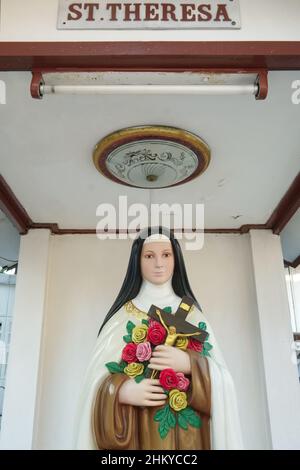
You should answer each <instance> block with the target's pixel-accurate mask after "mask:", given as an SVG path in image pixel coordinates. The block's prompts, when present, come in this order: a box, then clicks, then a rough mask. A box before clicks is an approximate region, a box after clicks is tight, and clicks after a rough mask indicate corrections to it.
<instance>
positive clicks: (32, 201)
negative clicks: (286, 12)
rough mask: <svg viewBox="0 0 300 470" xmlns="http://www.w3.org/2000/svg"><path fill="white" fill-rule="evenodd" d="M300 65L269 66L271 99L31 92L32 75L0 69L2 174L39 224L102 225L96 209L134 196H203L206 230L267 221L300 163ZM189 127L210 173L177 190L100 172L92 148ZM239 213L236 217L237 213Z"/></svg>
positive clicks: (172, 199)
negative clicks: (119, 133)
mask: <svg viewBox="0 0 300 470" xmlns="http://www.w3.org/2000/svg"><path fill="white" fill-rule="evenodd" d="M297 79H298V80H300V71H295V72H271V73H270V74H269V96H268V98H267V100H265V101H256V100H255V99H254V98H253V97H252V96H227V97H225V96H221V97H220V96H218V97H213V96H197V97H196V96H170V95H169V96H144V95H139V96H126V95H124V96H123V95H122V96H120V95H119V96H107V95H106V96H99V95H98V96H72V95H71V96H70V95H69V96H45V97H44V98H43V99H42V100H34V99H32V98H31V96H30V91H29V87H30V80H31V74H29V73H26V72H22V73H20V72H9V73H4V72H1V73H0V80H4V81H5V82H6V86H7V104H6V105H0V133H1V134H0V136H1V155H0V169H1V173H2V175H3V176H4V178H5V179H6V181H7V183H8V184H9V185H10V186H11V188H12V190H13V191H14V193H15V194H16V196H17V198H18V199H19V200H20V201H21V203H22V204H23V206H24V207H25V209H26V210H27V212H28V214H29V215H30V217H31V218H32V219H33V221H34V222H57V223H58V224H59V226H60V228H80V229H84V228H90V229H94V228H95V226H96V223H97V221H98V219H97V217H96V207H97V206H98V204H100V203H103V202H108V203H112V204H115V205H116V207H117V205H118V196H119V195H127V196H128V204H130V203H134V202H144V203H145V204H149V200H150V198H151V201H152V202H157V203H162V202H167V203H170V204H171V203H176V202H177V203H182V204H183V203H194V204H196V203H200V202H204V203H205V228H238V227H240V226H241V225H243V224H252V223H255V224H261V223H265V222H266V221H267V219H268V218H269V216H270V215H271V213H272V212H273V210H274V208H275V207H276V205H277V204H278V202H279V201H280V199H281V198H282V196H283V195H284V194H285V192H286V191H287V189H288V187H289V186H290V184H291V183H292V181H293V179H294V178H295V177H296V175H297V173H298V172H299V169H300V105H298V106H297V105H294V104H292V101H291V95H292V89H291V83H292V81H293V80H297ZM145 124H162V125H171V126H178V127H180V128H184V129H186V130H189V131H191V132H194V133H195V134H197V135H199V136H200V137H201V138H203V139H204V140H205V141H206V142H207V143H208V144H209V146H210V147H211V152H212V153H211V162H210V165H209V167H208V169H207V171H206V172H205V173H204V174H203V175H201V176H200V177H199V178H198V179H196V180H194V181H193V182H191V183H188V184H186V185H182V186H178V187H175V188H171V189H162V190H152V194H151V195H150V192H149V190H141V189H132V188H127V187H125V186H122V185H118V184H116V183H112V182H111V181H109V180H108V179H106V178H105V177H103V176H102V175H100V174H99V173H98V172H97V171H96V169H95V167H94V165H93V162H92V151H93V147H94V145H95V144H96V143H97V142H98V141H99V140H100V139H101V138H102V137H104V136H105V135H107V134H108V133H110V132H113V131H115V130H118V129H120V128H124V127H127V126H134V125H145ZM238 215H240V217H238V218H237V219H236V218H235V217H236V216H238Z"/></svg>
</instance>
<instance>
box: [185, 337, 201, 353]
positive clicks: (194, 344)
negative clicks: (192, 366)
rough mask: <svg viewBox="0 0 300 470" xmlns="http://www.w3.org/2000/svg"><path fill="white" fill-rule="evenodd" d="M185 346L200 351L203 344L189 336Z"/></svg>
mask: <svg viewBox="0 0 300 470" xmlns="http://www.w3.org/2000/svg"><path fill="white" fill-rule="evenodd" d="M187 348H188V349H191V350H192V351H197V352H202V349H203V344H202V343H200V342H199V341H197V340H196V339H194V338H190V339H189V344H188V347H187Z"/></svg>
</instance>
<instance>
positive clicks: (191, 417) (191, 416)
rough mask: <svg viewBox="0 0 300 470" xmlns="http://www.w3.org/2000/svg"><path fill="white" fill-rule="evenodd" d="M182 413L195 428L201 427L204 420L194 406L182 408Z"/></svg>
mask: <svg viewBox="0 0 300 470" xmlns="http://www.w3.org/2000/svg"><path fill="white" fill-rule="evenodd" d="M181 413H182V415H183V416H184V418H185V419H186V420H187V421H188V423H189V424H190V425H191V426H193V427H194V428H200V427H201V425H202V421H201V419H200V417H199V416H198V415H197V413H195V411H194V410H193V409H192V408H186V409H185V410H182V412H181Z"/></svg>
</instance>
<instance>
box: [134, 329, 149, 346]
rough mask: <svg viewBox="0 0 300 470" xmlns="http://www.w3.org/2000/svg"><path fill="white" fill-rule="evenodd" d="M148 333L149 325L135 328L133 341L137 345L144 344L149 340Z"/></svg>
mask: <svg viewBox="0 0 300 470" xmlns="http://www.w3.org/2000/svg"><path fill="white" fill-rule="evenodd" d="M147 332H148V326H147V325H139V326H135V327H134V328H133V330H132V341H133V342H134V343H135V344H139V343H143V342H144V340H145V339H146V338H147Z"/></svg>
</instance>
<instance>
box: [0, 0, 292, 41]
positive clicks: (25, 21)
mask: <svg viewBox="0 0 300 470" xmlns="http://www.w3.org/2000/svg"><path fill="white" fill-rule="evenodd" d="M204 3H205V2H204ZM57 6H58V0H42V1H41V0H26V1H24V0H2V1H1V30H0V41H174V40H175V41H219V40H224V41H297V40H299V39H300V28H299V17H300V2H299V1H298V0H285V1H283V0H251V1H250V0H240V6H241V21H242V28H241V29H240V30H231V31H224V30H219V31H217V30H212V31H208V30H198V31H188V30H187V31H155V30H154V31H153V30H152V31H70V30H69V31H58V30H56V20H57Z"/></svg>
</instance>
